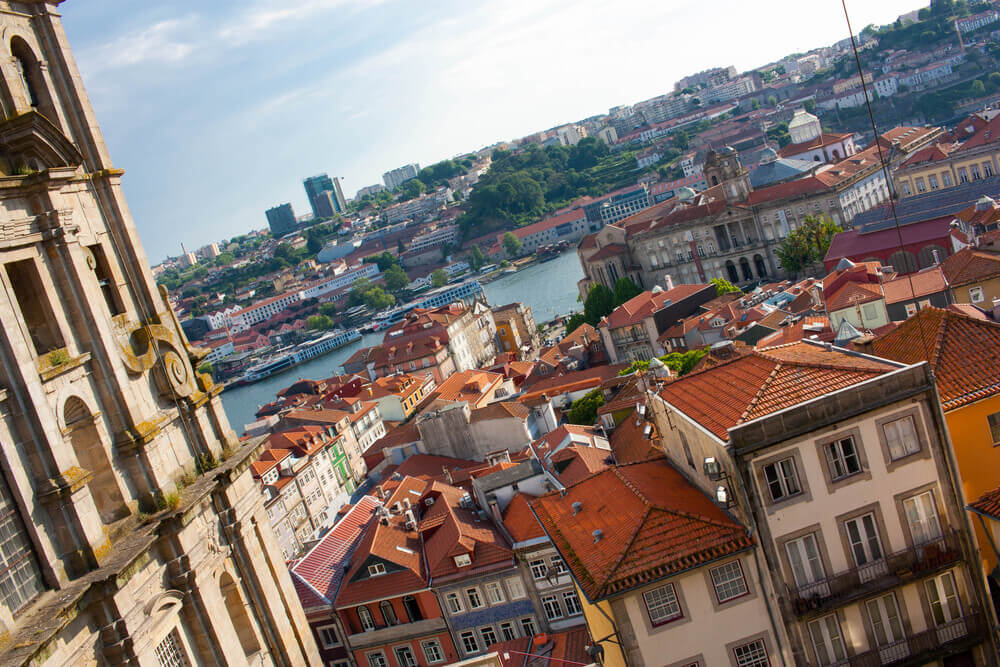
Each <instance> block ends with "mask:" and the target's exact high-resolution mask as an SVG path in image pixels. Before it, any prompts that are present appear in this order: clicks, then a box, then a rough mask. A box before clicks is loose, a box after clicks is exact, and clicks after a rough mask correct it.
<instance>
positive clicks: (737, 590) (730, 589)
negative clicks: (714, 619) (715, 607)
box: [710, 560, 748, 602]
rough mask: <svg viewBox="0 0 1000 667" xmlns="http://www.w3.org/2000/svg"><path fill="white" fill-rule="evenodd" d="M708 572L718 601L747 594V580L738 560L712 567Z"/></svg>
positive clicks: (725, 600)
mask: <svg viewBox="0 0 1000 667" xmlns="http://www.w3.org/2000/svg"><path fill="white" fill-rule="evenodd" d="M710 572H711V575H712V585H713V586H715V599H716V600H718V601H719V602H727V601H729V600H733V599H736V598H738V597H743V596H744V595H746V594H747V592H748V591H747V582H746V580H745V579H744V578H743V568H742V567H741V566H740V562H739V561H738V560H734V561H733V562H731V563H726V564H725V565H720V566H719V567H716V568H712V570H710Z"/></svg>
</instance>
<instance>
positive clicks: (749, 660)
mask: <svg viewBox="0 0 1000 667" xmlns="http://www.w3.org/2000/svg"><path fill="white" fill-rule="evenodd" d="M733 659H734V661H735V663H736V667H768V666H769V665H770V664H771V659H770V658H768V656H767V645H766V644H765V643H764V640H763V639H755V640H753V641H752V642H747V643H746V644H740V645H739V646H734V647H733Z"/></svg>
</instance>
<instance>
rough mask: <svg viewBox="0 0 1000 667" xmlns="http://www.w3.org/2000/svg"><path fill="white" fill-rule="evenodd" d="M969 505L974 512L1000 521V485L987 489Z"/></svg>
mask: <svg viewBox="0 0 1000 667" xmlns="http://www.w3.org/2000/svg"><path fill="white" fill-rule="evenodd" d="M968 507H969V509H971V510H972V511H974V512H978V513H979V514H985V515H986V516H988V517H992V518H993V519H996V520H997V521H1000V487H997V488H995V489H993V490H992V491H987V492H986V493H984V494H983V495H981V496H980V497H979V498H977V499H976V500H975V501H974V502H971V503H969V505H968Z"/></svg>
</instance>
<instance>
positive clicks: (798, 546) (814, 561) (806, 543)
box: [785, 533, 826, 590]
mask: <svg viewBox="0 0 1000 667" xmlns="http://www.w3.org/2000/svg"><path fill="white" fill-rule="evenodd" d="M785 555H786V556H787V557H788V564H789V566H790V567H791V569H792V578H793V579H794V580H795V585H796V586H797V587H798V589H799V590H802V589H803V588H808V587H810V586H814V585H815V584H817V583H820V582H823V581H825V580H826V568H824V567H823V557H822V556H821V555H820V551H819V540H817V539H816V534H815V533H809V534H808V535H803V536H802V537H797V538H795V539H794V540H788V541H787V542H785Z"/></svg>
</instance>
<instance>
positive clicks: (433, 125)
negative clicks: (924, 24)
mask: <svg viewBox="0 0 1000 667" xmlns="http://www.w3.org/2000/svg"><path fill="white" fill-rule="evenodd" d="M920 6H924V5H923V4H921V3H917V2H913V0H882V1H880V2H878V3H864V2H860V1H859V0H849V1H848V9H849V11H850V12H851V20H852V24H853V26H854V28H855V30H860V29H861V28H862V27H864V26H865V25H868V24H870V23H879V24H882V23H888V22H890V21H892V20H894V19H895V17H896V16H898V15H899V14H902V13H906V12H908V11H912V10H914V9H916V8H918V7H920ZM123 9H124V10H123ZM61 10H62V13H63V17H64V19H63V20H64V23H65V26H66V30H67V33H68V35H69V38H70V43H71V44H72V45H73V47H74V52H75V55H76V57H77V60H78V64H79V66H80V69H81V72H82V74H83V78H84V83H85V84H86V86H87V89H88V92H89V94H90V96H91V99H92V102H93V104H94V107H95V110H96V112H97V115H98V119H99V120H100V122H101V126H102V129H103V131H104V133H105V139H106V140H107V143H108V145H109V148H110V150H111V154H112V157H113V159H114V161H115V163H116V165H117V166H119V167H121V168H123V169H125V170H126V176H125V191H126V194H127V196H128V198H129V202H130V205H131V207H132V213H133V215H134V217H135V220H136V224H137V226H138V229H139V233H140V236H141V238H142V241H143V244H144V246H145V248H146V250H147V253H148V256H149V259H150V261H151V262H153V263H156V262H159V261H160V260H162V259H163V258H164V257H166V256H168V255H177V254H179V253H180V244H181V243H182V242H183V243H184V244H185V245H186V246H187V247H188V248H189V249H194V248H198V247H200V246H202V245H205V244H207V243H210V242H212V241H217V240H220V239H223V238H229V237H231V236H234V235H237V234H241V233H244V232H246V231H248V230H250V229H259V228H262V227H265V226H266V224H267V221H266V219H265V216H264V211H265V210H266V209H268V208H271V207H273V206H277V205H279V204H281V203H283V202H291V203H292V205H293V207H294V208H295V210H296V211H301V212H306V211H308V210H310V208H309V202H308V201H307V200H306V197H305V192H304V190H303V187H302V181H303V179H304V178H306V177H308V176H310V175H313V174H317V173H322V172H325V173H328V174H330V175H331V176H335V175H336V176H340V177H342V179H343V187H344V190H345V194H346V195H347V196H353V194H354V193H355V192H356V191H357V190H358V189H359V188H361V187H364V186H368V185H372V184H375V183H380V182H381V181H382V174H383V173H384V172H386V171H389V170H391V169H394V168H396V167H398V166H400V165H403V164H408V163H411V162H417V163H420V164H421V165H429V164H433V163H434V162H437V161H439V160H442V159H446V158H449V157H453V156H455V155H458V154H460V153H464V152H468V151H473V150H478V149H480V148H482V147H484V146H487V145H490V144H493V143H495V142H497V141H504V140H508V139H513V138H517V137H521V136H524V135H527V134H531V133H533V132H536V131H539V130H544V129H547V128H550V127H553V126H556V125H559V124H562V123H567V122H572V121H576V120H580V119H583V118H586V117H589V116H593V115H598V114H603V113H607V111H608V109H609V108H610V107H612V106H616V105H621V104H632V103H635V102H638V101H640V100H643V99H647V98H649V97H653V96H655V95H658V94H662V93H666V92H670V91H671V90H672V89H673V83H674V81H676V80H677V79H679V78H680V77H682V76H685V75H687V74H691V73H693V72H696V71H699V70H703V69H706V68H709V67H716V66H726V65H730V64H732V65H735V66H736V68H737V70H739V71H744V70H747V69H751V68H754V67H758V66H760V65H763V64H765V63H767V62H770V61H773V60H777V59H779V58H781V57H783V56H785V55H788V54H790V53H795V52H803V51H807V50H810V49H813V48H817V47H821V46H826V45H829V44H832V43H833V42H836V41H838V40H840V39H843V38H845V37H847V36H848V31H847V27H846V24H845V23H844V18H843V13H842V9H841V6H840V2H839V1H835V0H828V1H827V2H823V3H813V4H810V6H809V11H808V12H807V13H804V12H803V11H802V5H801V4H800V3H797V2H794V1H793V0H776V1H774V2H771V3H767V8H766V11H765V10H763V9H762V8H761V6H760V5H759V4H752V3H741V2H738V1H737V0H723V1H722V2H717V3H713V4H711V5H706V4H704V3H699V2H694V1H693V0H683V1H680V2H675V1H672V2H669V3H638V2H636V3H607V2H598V1H590V2H588V1H586V0H585V1H584V2H583V3H582V4H581V3H580V2H576V3H572V4H570V3H568V2H565V1H564V0H547V1H545V0H543V1H541V2H539V1H537V0H536V1H535V2H530V3H529V2H523V3H520V2H512V3H503V5H502V6H500V5H492V4H491V5H487V6H478V7H477V6H469V5H467V4H464V3H458V2H454V1H448V2H442V3H435V4H434V6H433V7H428V6H425V5H420V6H418V5H415V4H413V3H404V2H400V1H398V0H303V1H302V2H300V3H298V6H297V7H290V6H289V5H288V3H287V2H278V1H277V0H257V1H256V2H240V3H236V2H215V3H206V4H204V5H198V6H197V8H196V9H192V8H191V6H190V5H187V4H186V3H181V2H177V1H164V2H158V3H144V2H139V1H138V0H132V1H131V2H126V3H121V2H118V1H116V2H112V0H87V1H86V2H82V1H81V0H74V1H71V2H67V3H65V4H64V5H62V6H61ZM765 35H766V38H764V36H765ZM678 56H680V57H678Z"/></svg>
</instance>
